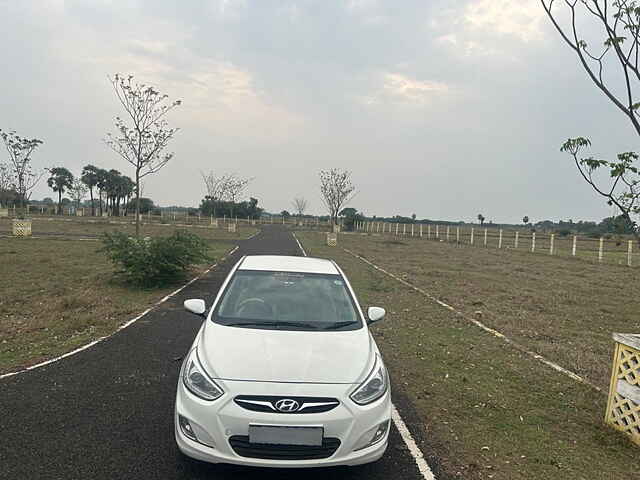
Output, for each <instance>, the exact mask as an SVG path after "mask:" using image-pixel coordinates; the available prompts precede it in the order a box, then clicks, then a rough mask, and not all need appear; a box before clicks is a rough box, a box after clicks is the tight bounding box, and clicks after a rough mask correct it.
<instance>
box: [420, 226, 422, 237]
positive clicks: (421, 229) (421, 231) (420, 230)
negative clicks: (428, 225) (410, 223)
mask: <svg viewBox="0 0 640 480" xmlns="http://www.w3.org/2000/svg"><path fill="white" fill-rule="evenodd" d="M420 238H422V224H420Z"/></svg>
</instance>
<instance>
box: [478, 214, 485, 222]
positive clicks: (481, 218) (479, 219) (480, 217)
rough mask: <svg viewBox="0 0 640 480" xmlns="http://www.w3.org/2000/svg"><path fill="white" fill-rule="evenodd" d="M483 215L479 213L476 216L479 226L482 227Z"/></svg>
mask: <svg viewBox="0 0 640 480" xmlns="http://www.w3.org/2000/svg"><path fill="white" fill-rule="evenodd" d="M484 220H485V218H484V215H482V214H481V213H479V214H478V221H479V222H480V225H484Z"/></svg>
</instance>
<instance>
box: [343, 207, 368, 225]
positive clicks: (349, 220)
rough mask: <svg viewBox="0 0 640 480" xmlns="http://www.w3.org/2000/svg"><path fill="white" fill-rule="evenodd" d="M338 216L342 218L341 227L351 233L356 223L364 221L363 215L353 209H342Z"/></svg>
mask: <svg viewBox="0 0 640 480" xmlns="http://www.w3.org/2000/svg"><path fill="white" fill-rule="evenodd" d="M339 215H340V216H341V217H344V222H343V225H344V228H345V229H346V230H347V231H353V230H354V229H355V225H356V222H361V221H363V220H364V215H362V214H361V213H358V211H357V210H356V209H355V208H351V207H347V208H343V209H342V210H341V211H340V214H339Z"/></svg>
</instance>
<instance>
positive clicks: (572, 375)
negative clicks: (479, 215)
mask: <svg viewBox="0 0 640 480" xmlns="http://www.w3.org/2000/svg"><path fill="white" fill-rule="evenodd" d="M342 250H344V251H345V252H347V253H348V254H350V255H352V256H354V257H356V258H357V259H359V260H362V261H363V262H364V263H366V264H367V265H370V266H371V267H373V268H375V269H376V270H378V271H380V272H382V273H384V274H385V275H387V276H389V277H391V278H393V279H395V280H397V281H398V282H400V283H402V284H403V285H406V286H407V287H409V288H411V289H413V290H415V291H416V292H418V293H421V294H422V295H424V296H425V297H427V298H428V299H429V300H432V301H433V302H435V303H437V304H438V305H440V306H441V307H444V308H446V309H448V310H450V311H452V312H453V313H455V314H456V315H458V316H460V317H462V318H464V319H465V320H467V321H469V322H471V323H473V324H474V325H476V326H478V327H480V328H481V329H482V330H484V331H485V332H487V333H490V334H491V335H493V336H494V337H498V338H501V339H502V340H504V341H505V342H507V343H508V344H509V345H511V346H513V347H515V348H516V349H517V350H519V351H521V352H523V353H526V354H527V355H529V356H530V357H532V358H534V359H536V360H538V361H540V362H542V363H544V364H545V365H546V366H548V367H551V368H553V369H554V370H556V371H557V372H560V373H563V374H564V375H566V376H568V377H570V378H572V379H573V380H575V381H576V382H579V383H582V384H583V385H587V386H589V387H591V388H593V389H594V390H596V391H598V392H600V393H602V389H600V387H598V386H597V385H594V384H593V383H591V382H590V381H589V380H587V379H585V378H583V377H581V376H580V375H578V374H577V373H574V372H572V371H571V370H567V369H566V368H564V367H561V366H560V365H558V364H557V363H554V362H552V361H551V360H547V359H546V358H545V357H543V356H542V355H540V354H538V353H535V352H533V351H531V350H529V349H528V348H527V347H525V346H524V345H521V344H519V343H518V342H515V341H514V340H511V339H510V338H509V337H507V336H505V335H504V334H502V333H500V332H499V331H497V330H494V329H493V328H491V327H487V326H486V325H485V324H484V323H482V322H480V321H478V320H476V319H475V318H472V317H469V316H468V315H465V314H464V313H462V312H460V311H459V310H456V309H455V308H453V307H452V306H451V305H447V304H446V303H444V302H443V301H441V300H438V299H437V298H436V297H435V296H433V295H431V294H430V293H428V292H426V291H425V290H423V289H421V288H419V287H416V286H415V285H413V284H411V283H409V282H407V281H406V280H403V279H402V278H400V277H398V276H396V275H394V274H393V273H390V272H387V271H386V270H385V269H383V268H381V267H379V266H377V265H376V264H375V263H372V262H370V261H369V260H367V259H366V258H364V257H361V256H360V255H358V254H357V253H353V252H352V251H351V250H347V249H346V248H343V249H342Z"/></svg>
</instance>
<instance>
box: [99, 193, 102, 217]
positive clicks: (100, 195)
mask: <svg viewBox="0 0 640 480" xmlns="http://www.w3.org/2000/svg"><path fill="white" fill-rule="evenodd" d="M98 208H100V216H101V217H102V189H101V188H99V189H98Z"/></svg>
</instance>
